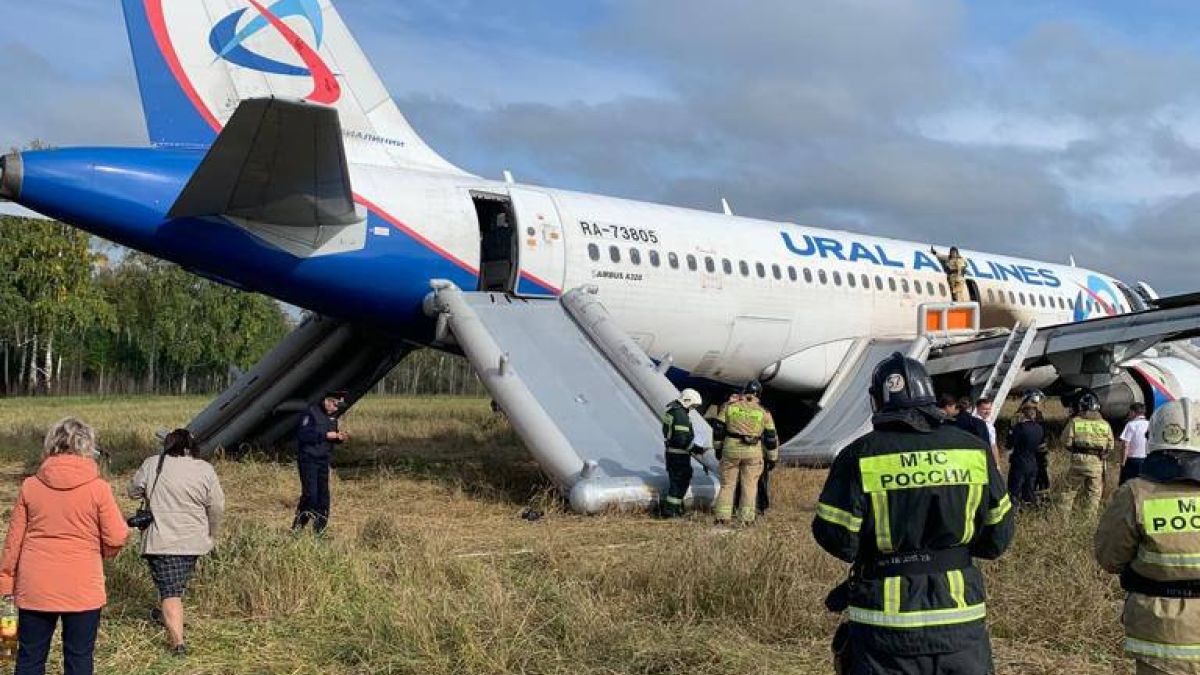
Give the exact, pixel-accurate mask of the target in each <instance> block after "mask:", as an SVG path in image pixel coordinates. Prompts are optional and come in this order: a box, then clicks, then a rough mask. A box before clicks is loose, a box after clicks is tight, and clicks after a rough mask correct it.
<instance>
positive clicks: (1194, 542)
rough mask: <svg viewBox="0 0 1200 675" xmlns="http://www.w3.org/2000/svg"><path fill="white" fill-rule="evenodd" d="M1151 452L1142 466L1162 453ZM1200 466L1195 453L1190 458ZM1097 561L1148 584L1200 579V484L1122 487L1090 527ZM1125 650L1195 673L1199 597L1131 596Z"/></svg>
mask: <svg viewBox="0 0 1200 675" xmlns="http://www.w3.org/2000/svg"><path fill="white" fill-rule="evenodd" d="M1156 455H1158V453H1151V455H1150V456H1149V457H1148V458H1147V460H1146V461H1147V463H1148V464H1150V463H1157V462H1159V460H1161V459H1163V458H1162V457H1157V456H1156ZM1196 459H1197V461H1198V463H1200V457H1198V458H1196ZM1095 554H1096V561H1097V562H1099V563H1100V566H1101V567H1103V568H1104V569H1105V570H1107V571H1109V572H1112V573H1114V574H1115V573H1120V572H1122V571H1124V570H1125V569H1126V568H1128V569H1130V570H1132V571H1133V572H1135V573H1137V574H1139V575H1141V576H1143V577H1145V578H1147V579H1151V580H1154V581H1162V582H1171V581H1188V580H1197V579H1200V484H1198V483H1195V482H1189V481H1171V482H1155V481H1153V480H1149V479H1147V478H1145V477H1142V478H1135V479H1133V480H1131V481H1129V482H1127V483H1126V484H1125V485H1123V486H1121V488H1120V489H1119V490H1117V492H1116V494H1115V495H1113V499H1112V502H1111V503H1110V504H1109V506H1108V508H1107V509H1106V510H1105V511H1104V514H1103V516H1102V517H1101V519H1100V523H1099V525H1098V527H1097V529H1096V538H1095ZM1123 620H1124V624H1125V633H1126V641H1125V649H1126V651H1128V652H1129V653H1130V654H1133V655H1134V656H1136V657H1137V658H1138V659H1140V660H1145V661H1148V662H1150V663H1152V664H1153V663H1154V662H1155V661H1156V660H1164V661H1168V662H1169V664H1163V667H1162V669H1163V670H1168V671H1169V672H1180V671H1182V672H1189V673H1191V672H1195V673H1200V599H1182V598H1160V597H1152V596H1147V595H1143V594H1141V593H1129V595H1128V597H1127V598H1126V601H1125V611H1124V613H1123Z"/></svg>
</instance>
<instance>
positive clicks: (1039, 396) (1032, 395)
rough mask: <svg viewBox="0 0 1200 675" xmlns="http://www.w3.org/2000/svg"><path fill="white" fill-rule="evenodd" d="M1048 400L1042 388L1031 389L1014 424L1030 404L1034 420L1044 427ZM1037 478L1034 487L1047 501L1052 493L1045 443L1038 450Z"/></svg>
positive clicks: (1040, 499)
mask: <svg viewBox="0 0 1200 675" xmlns="http://www.w3.org/2000/svg"><path fill="white" fill-rule="evenodd" d="M1044 400H1046V395H1045V394H1043V393H1042V392H1041V390H1040V389H1029V390H1027V391H1026V392H1025V394H1024V395H1023V396H1022V397H1021V407H1020V408H1018V409H1017V410H1018V413H1017V416H1016V417H1014V418H1013V421H1012V426H1016V425H1017V423H1018V422H1019V421H1020V420H1019V418H1020V411H1021V410H1024V409H1025V408H1027V407H1028V406H1033V415H1034V417H1033V420H1034V421H1035V422H1037V423H1038V424H1041V425H1042V427H1043V428H1045V425H1046V416H1045V415H1044V414H1042V401H1044ZM1036 459H1037V479H1036V480H1035V481H1034V484H1033V486H1034V489H1035V490H1036V491H1037V498H1038V501H1039V502H1041V503H1043V504H1044V503H1046V502H1047V500H1048V499H1049V495H1050V446H1049V444H1047V443H1043V444H1042V446H1041V447H1040V448H1038V451H1037V456H1036Z"/></svg>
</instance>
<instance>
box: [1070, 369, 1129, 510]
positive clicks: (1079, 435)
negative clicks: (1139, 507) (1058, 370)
mask: <svg viewBox="0 0 1200 675" xmlns="http://www.w3.org/2000/svg"><path fill="white" fill-rule="evenodd" d="M1062 446H1063V448H1065V449H1066V450H1067V451H1068V452H1070V453H1071V466H1070V467H1069V468H1068V469H1067V477H1066V483H1067V485H1066V489H1065V490H1064V491H1063V493H1062V494H1060V495H1059V496H1058V506H1059V509H1061V510H1063V511H1070V510H1071V509H1072V507H1073V506H1074V504H1075V503H1076V502H1078V501H1079V500H1080V497H1081V496H1082V501H1083V502H1084V509H1085V512H1086V513H1087V514H1088V515H1093V516H1094V515H1096V511H1098V510H1099V509H1100V498H1101V496H1102V495H1103V493H1104V481H1105V474H1106V464H1107V462H1108V457H1109V455H1111V454H1112V451H1113V448H1114V447H1116V439H1115V438H1114V437H1113V431H1112V427H1110V426H1109V425H1108V422H1107V421H1105V419H1104V417H1103V416H1102V415H1101V414H1100V400H1099V399H1098V398H1096V395H1095V394H1093V393H1092V392H1090V391H1088V392H1084V394H1083V395H1082V396H1080V397H1079V400H1078V401H1077V402H1076V403H1075V415H1074V416H1073V417H1072V418H1071V419H1069V420H1067V425H1066V427H1065V428H1064V429H1063V433H1062Z"/></svg>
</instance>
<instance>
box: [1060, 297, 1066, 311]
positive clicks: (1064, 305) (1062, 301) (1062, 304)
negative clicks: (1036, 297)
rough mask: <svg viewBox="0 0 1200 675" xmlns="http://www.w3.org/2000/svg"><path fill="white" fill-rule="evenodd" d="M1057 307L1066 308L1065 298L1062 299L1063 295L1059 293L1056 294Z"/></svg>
mask: <svg viewBox="0 0 1200 675" xmlns="http://www.w3.org/2000/svg"><path fill="white" fill-rule="evenodd" d="M1058 308H1059V309H1066V308H1067V302H1066V301H1065V300H1063V297H1062V296H1061V295H1060V296H1058Z"/></svg>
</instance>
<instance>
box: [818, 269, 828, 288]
mask: <svg viewBox="0 0 1200 675" xmlns="http://www.w3.org/2000/svg"><path fill="white" fill-rule="evenodd" d="M817 279H819V280H820V281H821V285H822V286H824V285H825V284H827V283H829V277H828V276H827V275H826V274H825V270H820V271H818V272H817Z"/></svg>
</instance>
